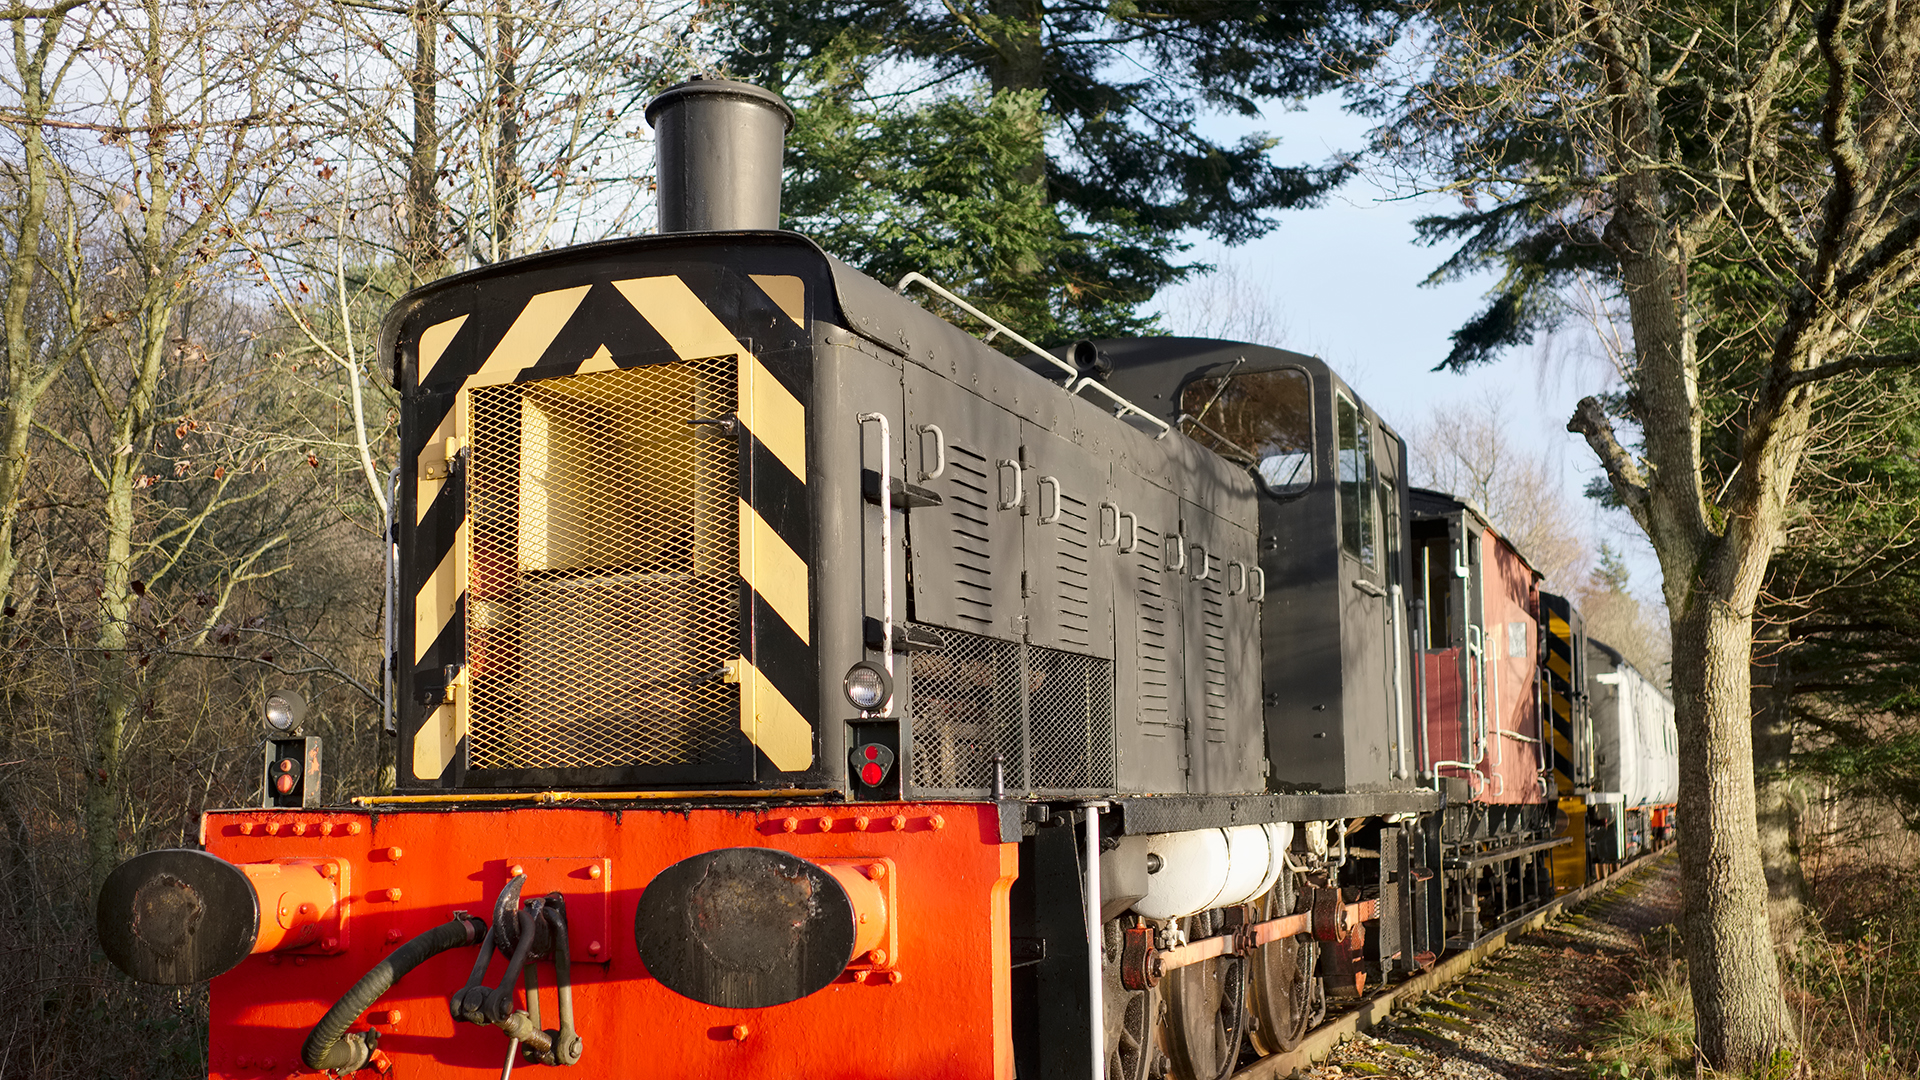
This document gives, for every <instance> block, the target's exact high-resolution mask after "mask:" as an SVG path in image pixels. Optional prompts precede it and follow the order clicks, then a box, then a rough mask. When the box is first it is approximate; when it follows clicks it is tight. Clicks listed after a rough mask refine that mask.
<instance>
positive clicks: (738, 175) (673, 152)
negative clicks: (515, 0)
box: [647, 77, 793, 233]
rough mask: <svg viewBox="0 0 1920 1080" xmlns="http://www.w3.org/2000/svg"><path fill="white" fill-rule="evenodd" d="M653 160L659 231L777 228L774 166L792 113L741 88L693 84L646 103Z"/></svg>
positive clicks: (762, 93) (772, 98)
mask: <svg viewBox="0 0 1920 1080" xmlns="http://www.w3.org/2000/svg"><path fill="white" fill-rule="evenodd" d="M647 123H649V124H652V125H653V128H654V148H655V151H656V152H657V153H658V155H659V166H658V170H657V171H658V173H659V189H658V192H657V197H658V199H659V205H660V231H661V232H663V233H670V232H712V231H727V230H734V229H777V228H779V227H780V164H781V161H780V159H781V155H782V152H783V151H784V150H785V143H786V135H787V132H788V131H789V130H790V129H792V127H793V110H792V109H790V108H788V107H787V103H786V102H784V101H782V100H780V95H778V94H775V93H773V92H772V91H770V90H763V89H761V88H760V87H758V86H753V85H751V84H748V83H743V82H733V81H730V80H727V79H703V78H697V77H696V78H694V79H693V80H691V81H689V82H683V83H681V84H680V85H678V86H675V87H671V88H669V89H667V90H665V91H662V92H661V94H660V95H659V96H658V97H656V98H654V99H653V100H652V101H650V102H648V103H647Z"/></svg>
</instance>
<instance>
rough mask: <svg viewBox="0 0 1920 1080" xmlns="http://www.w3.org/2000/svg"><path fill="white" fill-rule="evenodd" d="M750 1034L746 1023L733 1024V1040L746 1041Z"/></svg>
mask: <svg viewBox="0 0 1920 1080" xmlns="http://www.w3.org/2000/svg"><path fill="white" fill-rule="evenodd" d="M748 1034H750V1033H749V1032H748V1030H747V1025H745V1024H735V1025H733V1041H734V1042H746V1041H747V1035H748Z"/></svg>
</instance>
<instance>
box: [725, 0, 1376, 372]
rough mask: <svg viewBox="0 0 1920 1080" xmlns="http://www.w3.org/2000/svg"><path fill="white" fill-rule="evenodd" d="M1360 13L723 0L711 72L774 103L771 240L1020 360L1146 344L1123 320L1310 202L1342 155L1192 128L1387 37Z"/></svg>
mask: <svg viewBox="0 0 1920 1080" xmlns="http://www.w3.org/2000/svg"><path fill="white" fill-rule="evenodd" d="M1394 11H1395V8H1394V6H1393V5H1389V4H1385V3H1378V2H1376V0H1357V2H1355V0H1311V2H1299V3H1287V4H1243V3H1232V2H1229V0H1187V2H1180V0H1163V2H1157V3H1122V4H1094V3H1084V2H1067V3H1046V4H1043V3H1040V2H1039V0H972V2H955V3H930V2H924V0H923V2H914V0H838V2H834V3H806V2H801V0H740V2H738V3H735V4H734V5H733V6H732V8H731V9H730V12H731V14H730V20H731V22H730V28H729V29H730V42H731V44H730V47H729V49H728V51H727V53H726V55H725V60H724V63H725V66H726V68H727V70H728V71H729V73H730V74H732V75H733V76H735V77H738V78H741V79H746V80H749V81H753V82H757V83H760V84H761V85H765V86H769V87H771V88H773V89H775V90H777V91H779V92H780V93H781V94H783V95H784V96H785V97H786V98H787V100H788V101H789V102H790V103H791V104H792V105H793V106H794V110H795V113H796V123H795V131H794V134H793V138H792V140H791V143H790V148H789V153H788V186H787V193H786V204H785V206H784V207H783V211H784V214H785V217H786V219H787V222H788V224H789V225H790V226H791V227H793V228H795V229H798V230H800V231H802V232H806V233H809V234H810V235H813V236H816V237H818V238H819V239H820V240H821V242H822V244H823V245H824V246H825V247H827V249H828V250H829V251H832V252H833V253H834V254H836V255H839V256H841V257H843V258H846V259H848V260H849V261H851V262H853V263H854V264H855V265H857V266H859V267H860V268H861V269H862V270H865V271H867V272H868V273H871V274H873V275H874V276H876V277H878V278H880V279H882V280H885V281H894V280H897V279H898V278H899V277H900V275H901V274H903V273H905V272H907V271H910V270H919V271H921V272H923V273H926V274H928V275H929V276H930V277H933V278H934V279H936V280H938V281H940V282H941V283H942V284H945V285H947V286H948V287H950V288H953V289H954V290H955V291H957V292H959V293H961V294H963V295H966V296H967V297H968V298H969V299H970V300H972V301H973V302H975V303H977V304H980V305H981V306H982V308H983V309H984V310H986V311H988V312H989V313H991V314H993V315H994V316H995V317H996V318H1000V319H1001V320H1002V321H1005V322H1008V323H1009V324H1010V325H1013V326H1014V327H1015V328H1016V329H1018V330H1020V331H1021V332H1022V333H1023V334H1025V335H1026V336H1028V337H1030V338H1033V339H1035V340H1038V341H1042V342H1057V341H1063V340H1068V339H1071V338H1074V337H1099V336H1111V335H1121V334H1133V333H1140V332H1143V331H1149V330H1151V329H1153V321H1152V319H1151V317H1150V316H1147V315H1144V314H1142V313H1141V311H1140V309H1141V307H1142V306H1143V305H1144V304H1145V303H1146V302H1147V301H1148V300H1150V299H1151V298H1152V297H1153V296H1154V294H1155V293H1156V292H1158V291H1159V290H1160V289H1162V288H1164V287H1166V286H1168V285H1172V284H1175V283H1177V282H1179V281H1181V280H1183V279H1185V278H1186V277H1187V276H1188V275H1190V274H1191V273H1193V272H1195V271H1196V270H1199V269H1203V268H1202V267H1201V266H1199V265H1198V264H1195V263H1192V262H1189V261H1186V259H1185V252H1186V250H1187V247H1188V244H1189V241H1190V239H1191V238H1192V237H1193V236H1195V235H1196V234H1203V235H1208V236H1212V237H1215V238H1217V239H1220V240H1223V241H1225V242H1227V243H1229V244H1235V243H1240V242H1243V241H1246V240H1250V239H1253V238H1255V237H1258V236H1261V235H1263V234H1265V233H1266V232H1268V231H1269V230H1270V229H1272V228H1273V226H1274V223H1275V222H1274V213H1275V212H1277V211H1280V210H1285V209H1289V208H1294V207H1303V206H1310V205H1312V204H1313V203H1314V202H1316V201H1317V200H1318V199H1319V198H1321V197H1322V196H1323V195H1324V194H1325V193H1326V192H1327V191H1328V190H1329V189H1331V188H1332V187H1333V186H1334V185H1336V184H1338V183H1339V182H1340V181H1341V180H1343V179H1344V178H1345V177H1346V176H1347V175H1349V173H1350V171H1351V164H1350V163H1349V162H1347V161H1344V160H1341V161H1334V162H1330V163H1325V164H1321V165H1283V164H1277V163H1276V161H1275V148H1276V146H1277V144H1278V140H1276V139H1274V138H1271V137H1269V136H1265V135H1247V136H1244V137H1242V138H1239V139H1237V140H1233V141H1227V140H1222V139H1216V138H1210V137H1208V136H1206V135H1204V134H1202V133H1201V131H1200V130H1199V128H1198V126H1197V125H1198V121H1199V120H1200V118H1201V116H1202V115H1203V114H1204V113H1208V112H1215V113H1225V114H1230V115H1235V116H1241V117H1252V116H1257V115H1258V113H1259V106H1260V104H1261V103H1262V102H1266V101H1276V100H1285V99H1289V98H1296V97H1302V96H1306V95H1309V94H1313V93H1318V92H1321V91H1323V90H1327V89H1330V88H1333V87H1335V86H1337V85H1340V77H1341V74H1342V72H1343V71H1345V70H1351V69H1357V68H1362V67H1365V66H1367V65H1368V64H1370V63H1372V62H1373V60H1374V59H1375V57H1376V56H1377V55H1378V53H1379V51H1380V50H1381V49H1382V48H1383V47H1384V45H1385V44H1386V43H1387V42H1389V41H1390V40H1391V39H1392V36H1393V33H1394V27H1395V25H1396V24H1395V23H1394V18H1396V17H1397V16H1396V15H1395V14H1394Z"/></svg>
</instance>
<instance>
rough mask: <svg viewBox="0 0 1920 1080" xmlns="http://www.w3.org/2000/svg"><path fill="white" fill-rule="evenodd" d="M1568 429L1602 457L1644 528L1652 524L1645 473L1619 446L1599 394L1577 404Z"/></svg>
mask: <svg viewBox="0 0 1920 1080" xmlns="http://www.w3.org/2000/svg"><path fill="white" fill-rule="evenodd" d="M1567 430H1568V431H1571V432H1573V433H1574V434H1576V435H1580V436H1582V437H1583V438H1585V439H1586V440H1587V445H1588V446H1590V447H1592V448H1593V452H1594V453H1595V454H1598V455H1599V456H1600V464H1601V465H1602V466H1603V467H1605V468H1606V470H1607V479H1608V480H1611V481H1612V482H1613V490H1614V491H1616V492H1618V493H1619V495H1620V501H1621V502H1623V503H1625V504H1626V506H1627V510H1628V512H1630V513H1632V514H1633V517H1634V520H1635V521H1638V522H1639V523H1640V527H1641V528H1643V529H1644V528H1647V527H1648V524H1649V517H1648V505H1647V497H1648V496H1647V481H1646V474H1645V473H1643V472H1641V471H1640V464H1639V462H1636V461H1635V460H1633V455H1632V454H1629V453H1628V452H1627V448H1626V447H1624V446H1621V445H1620V440H1619V439H1618V438H1616V437H1615V436H1614V433H1613V421H1612V420H1609V419H1608V418H1607V412H1606V409H1604V408H1603V407H1601V405H1600V399H1599V398H1597V397H1584V398H1581V399H1580V404H1579V405H1577V406H1575V407H1574V410H1573V418H1572V419H1570V420H1568V421H1567Z"/></svg>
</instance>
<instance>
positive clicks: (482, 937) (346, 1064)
mask: <svg viewBox="0 0 1920 1080" xmlns="http://www.w3.org/2000/svg"><path fill="white" fill-rule="evenodd" d="M486 940H487V924H486V922H485V921H484V920H482V919H477V918H474V917H472V916H470V915H468V914H466V913H465V912H461V913H459V914H457V915H455V916H454V917H453V921H451V922H446V923H442V924H440V925H439V926H436V927H434V928H433V929H431V930H429V931H427V932H426V933H424V934H421V935H420V936H419V937H416V938H414V939H413V940H412V941H409V942H407V943H406V944H405V945H402V946H400V947H399V948H397V949H395V950H393V952H392V953H391V954H389V955H388V956H387V958H386V959H385V960H382V961H380V962H379V963H378V964H375V965H374V966H373V970H371V971H369V972H367V973H366V974H365V975H362V976H361V977H360V981H359V982H357V983H354V984H353V988H352V989H351V990H348V991H347V992H346V993H344V994H342V995H340V1000H339V1001H336V1002H334V1003H333V1008H331V1009H328V1010H327V1014H326V1015H325V1016H323V1017H321V1018H320V1022H319V1023H318V1024H315V1025H314V1026H313V1030H312V1031H311V1032H308V1034H307V1041H306V1042H305V1043H303V1044H302V1045H301V1047H300V1060H302V1061H304V1062H306V1064H307V1068H309V1069H316V1070H321V1071H328V1070H331V1071H338V1072H349V1073H350V1072H354V1071H356V1070H358V1069H360V1068H361V1067H363V1066H365V1065H366V1063H367V1058H368V1056H369V1055H370V1054H372V1053H373V1046H374V1042H375V1041H376V1040H377V1039H378V1038H379V1033H378V1032H373V1031H369V1032H367V1033H366V1034H365V1035H361V1034H359V1033H357V1032H356V1033H355V1034H352V1035H347V1034H346V1031H347V1028H348V1026H350V1025H351V1024H352V1023H353V1022H354V1021H355V1020H358V1019H360V1014H361V1013H363V1012H366V1011H367V1007H368V1006H369V1005H372V1004H373V1003H374V1002H375V1001H377V1000H378V999H379V997H380V995H382V994H384V993H386V992H387V991H388V990H389V989H391V988H392V987H393V984H394V983H397V982H399V981H400V978H401V976H403V975H405V974H406V973H407V972H409V971H412V970H413V969H414V968H416V967H419V966H420V965H421V964H422V963H423V962H425V961H426V960H427V959H428V958H429V957H433V956H437V955H439V954H440V953H443V952H446V951H447V950H449V949H457V948H459V947H461V946H462V945H472V944H474V943H475V942H480V943H482V944H483V945H484V943H485V942H486ZM342 1036H345V1037H344V1038H343V1037H342Z"/></svg>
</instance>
